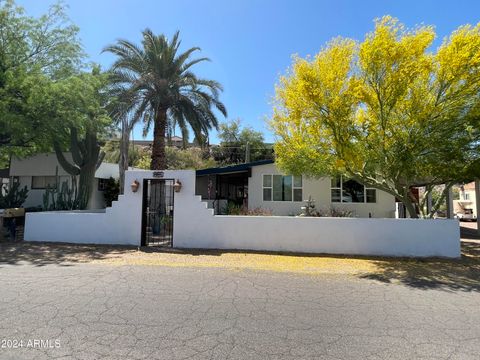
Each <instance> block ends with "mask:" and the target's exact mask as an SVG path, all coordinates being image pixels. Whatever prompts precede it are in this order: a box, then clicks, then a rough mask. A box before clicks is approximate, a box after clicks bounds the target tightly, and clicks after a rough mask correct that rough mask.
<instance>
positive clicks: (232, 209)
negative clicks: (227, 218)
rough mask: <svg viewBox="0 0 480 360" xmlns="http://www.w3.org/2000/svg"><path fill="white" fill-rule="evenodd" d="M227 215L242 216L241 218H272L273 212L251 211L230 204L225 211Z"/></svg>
mask: <svg viewBox="0 0 480 360" xmlns="http://www.w3.org/2000/svg"><path fill="white" fill-rule="evenodd" d="M224 213H225V215H241V216H272V210H270V209H263V208H260V207H258V208H254V209H249V208H248V207H246V206H243V205H237V204H234V203H229V204H228V205H227V206H226V208H225V210H224Z"/></svg>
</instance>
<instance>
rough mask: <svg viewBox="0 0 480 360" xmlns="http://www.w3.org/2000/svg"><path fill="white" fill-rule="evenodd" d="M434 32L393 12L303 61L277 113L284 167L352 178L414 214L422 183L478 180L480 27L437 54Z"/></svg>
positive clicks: (465, 29)
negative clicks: (360, 35) (359, 36)
mask: <svg viewBox="0 0 480 360" xmlns="http://www.w3.org/2000/svg"><path fill="white" fill-rule="evenodd" d="M434 38H435V32H434V29H433V28H432V27H430V26H421V27H416V28H414V29H406V28H405V27H404V26H403V25H402V24H401V23H399V22H398V20H397V19H394V18H392V17H390V16H385V17H383V18H381V19H378V20H376V21H375V30H374V31H373V32H371V33H369V34H367V36H366V38H365V40H364V41H363V42H361V43H357V42H355V41H354V40H351V39H344V38H337V39H334V40H332V41H331V42H330V43H328V44H327V45H326V46H325V47H324V48H323V49H321V51H320V52H319V53H318V54H317V55H316V56H315V57H312V58H310V57H308V58H306V59H302V58H300V57H294V59H293V65H292V67H291V68H290V69H289V70H288V72H287V74H286V75H285V76H282V77H281V78H280V81H279V84H278V85H277V87H276V99H275V106H274V112H273V118H272V119H271V126H272V128H273V130H274V133H275V135H276V137H277V140H278V141H277V143H276V145H275V152H276V156H277V162H278V164H279V166H280V167H281V168H283V169H284V170H285V171H288V172H290V173H293V174H300V173H303V174H306V175H310V176H316V177H319V176H327V175H338V174H344V175H347V176H349V177H351V178H353V179H355V180H357V181H359V182H360V183H363V184H365V185H368V186H372V187H375V188H378V189H381V190H383V191H386V192H388V193H390V194H392V195H394V196H396V197H397V198H398V199H399V200H400V201H402V202H403V203H404V204H405V206H406V208H407V210H408V211H409V213H410V216H411V217H417V215H416V211H415V208H414V205H413V200H414V199H413V196H412V193H411V187H412V186H419V185H427V191H429V189H430V188H432V189H433V185H434V184H443V183H445V184H447V185H448V186H450V185H451V184H453V183H455V182H457V181H461V180H463V179H465V178H467V177H468V176H472V171H473V170H472V169H475V168H477V169H478V146H479V145H478V144H479V140H480V134H479V126H478V124H479V121H478V119H479V116H478V115H479V109H480V101H479V100H480V97H479V95H480V25H477V26H470V25H466V26H462V27H460V28H459V29H458V30H456V31H455V32H453V33H452V34H451V36H450V37H448V38H446V39H445V40H444V42H443V44H442V45H441V46H440V47H439V48H438V50H437V51H436V52H434V53H433V52H431V51H430V50H429V48H430V46H431V45H432V42H433V40H434ZM477 175H478V174H477ZM448 186H447V188H448Z"/></svg>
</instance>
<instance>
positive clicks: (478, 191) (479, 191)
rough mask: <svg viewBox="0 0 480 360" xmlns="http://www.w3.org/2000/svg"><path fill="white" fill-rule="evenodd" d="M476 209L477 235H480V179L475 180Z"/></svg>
mask: <svg viewBox="0 0 480 360" xmlns="http://www.w3.org/2000/svg"><path fill="white" fill-rule="evenodd" d="M475 207H476V213H477V214H476V215H477V234H478V235H480V217H479V216H478V213H479V212H480V179H475Z"/></svg>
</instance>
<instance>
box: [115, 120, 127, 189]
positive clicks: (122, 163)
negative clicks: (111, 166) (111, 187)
mask: <svg viewBox="0 0 480 360" xmlns="http://www.w3.org/2000/svg"><path fill="white" fill-rule="evenodd" d="M129 143H130V132H129V130H128V129H122V138H121V139H120V160H119V162H118V168H119V174H120V177H119V185H120V194H123V193H124V187H125V171H127V170H128V147H129Z"/></svg>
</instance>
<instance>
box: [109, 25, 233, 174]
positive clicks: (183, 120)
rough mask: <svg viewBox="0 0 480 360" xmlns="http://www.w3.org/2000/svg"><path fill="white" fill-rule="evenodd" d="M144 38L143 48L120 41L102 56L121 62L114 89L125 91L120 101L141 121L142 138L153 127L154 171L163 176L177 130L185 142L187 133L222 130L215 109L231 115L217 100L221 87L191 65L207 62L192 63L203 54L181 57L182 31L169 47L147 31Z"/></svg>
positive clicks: (114, 71) (115, 65) (114, 67)
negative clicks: (170, 139)
mask: <svg viewBox="0 0 480 360" xmlns="http://www.w3.org/2000/svg"><path fill="white" fill-rule="evenodd" d="M142 34H143V40H142V46H137V45H135V44H133V43H131V42H129V41H127V40H118V41H117V43H116V44H114V45H110V46H107V47H106V48H105V49H104V50H103V51H106V52H110V53H112V54H114V55H116V56H117V58H116V60H115V62H114V63H113V65H112V68H111V74H112V82H113V85H114V86H115V87H117V88H121V89H123V95H121V97H123V98H124V99H128V101H127V103H128V108H126V109H124V113H125V114H126V113H129V114H133V119H134V120H140V119H143V121H144V134H146V133H147V132H148V131H149V130H150V128H151V125H152V123H153V148H152V161H151V169H153V170H159V169H165V168H166V159H165V137H166V136H169V134H171V133H172V132H173V130H174V129H175V128H176V127H177V126H178V127H179V128H180V130H181V132H182V136H183V138H184V140H185V141H186V140H187V139H188V133H189V127H190V128H191V129H192V130H193V132H194V134H195V136H200V135H202V134H208V132H209V131H210V130H211V129H212V128H215V129H217V128H218V120H217V117H216V115H215V113H214V112H213V109H214V108H216V109H217V110H218V111H220V113H222V114H223V115H224V116H227V111H226V109H225V106H224V104H223V103H222V102H220V100H219V94H220V92H221V91H223V89H222V86H221V85H220V84H219V83H218V82H216V81H214V80H207V79H201V78H198V77H197V76H196V75H195V74H194V73H193V72H192V71H191V67H192V66H193V65H195V64H198V63H200V62H203V61H208V60H209V59H208V58H205V57H203V58H197V59H191V58H190V56H191V55H192V54H193V53H194V52H195V51H198V50H200V48H198V47H193V48H191V49H188V50H187V51H185V52H183V53H179V47H180V40H179V32H178V31H177V32H176V33H175V34H174V36H173V38H172V39H171V40H170V41H169V40H168V39H167V37H166V36H165V35H154V34H153V33H152V31H151V30H149V29H146V30H144V31H143V33H142ZM203 136H204V135H203Z"/></svg>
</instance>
